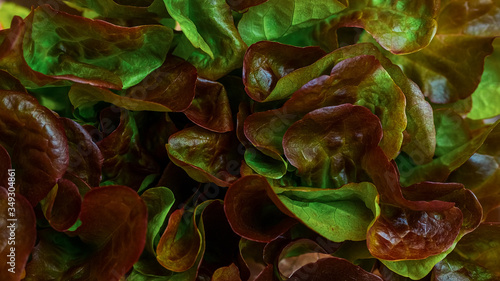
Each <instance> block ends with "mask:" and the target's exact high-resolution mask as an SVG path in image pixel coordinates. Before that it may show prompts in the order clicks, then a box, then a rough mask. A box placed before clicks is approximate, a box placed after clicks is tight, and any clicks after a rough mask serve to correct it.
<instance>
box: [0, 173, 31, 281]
mask: <svg viewBox="0 0 500 281" xmlns="http://www.w3.org/2000/svg"><path fill="white" fill-rule="evenodd" d="M16 172H17V171H16ZM8 187H9V186H6V187H5V188H4V187H0V207H1V208H2V210H3V211H2V212H1V214H0V218H1V220H0V221H1V223H0V227H1V228H0V229H1V230H0V238H1V239H0V241H1V242H0V254H1V255H2V260H3V262H2V263H1V265H0V270H1V271H0V278H1V279H2V280H12V281H18V280H21V279H22V276H23V272H24V268H25V266H26V262H27V261H28V258H29V256H30V253H31V251H32V249H33V246H34V245H35V241H36V218H35V213H34V212H33V208H32V207H31V204H30V202H28V200H26V198H24V196H22V195H21V194H15V195H14V193H10V192H7V188H8ZM14 187H17V183H15V184H14ZM11 194H12V195H11ZM10 198H14V199H15V200H14V201H12V199H10ZM9 199H10V200H9ZM12 208H13V209H14V210H12ZM11 214H13V215H11ZM12 233H14V236H12ZM13 248H14V251H12V249H13Z"/></svg>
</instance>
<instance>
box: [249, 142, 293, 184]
mask: <svg viewBox="0 0 500 281" xmlns="http://www.w3.org/2000/svg"><path fill="white" fill-rule="evenodd" d="M245 163H246V164H247V165H248V166H249V167H250V168H252V170H254V171H255V172H256V173H257V174H259V175H262V176H264V177H267V178H272V179H280V178H281V177H283V176H284V175H285V174H286V172H287V166H288V165H287V163H286V161H285V160H284V159H283V158H281V161H280V160H276V159H274V158H272V157H269V156H267V155H265V154H264V153H262V152H261V151H260V150H257V149H251V150H250V149H247V150H245Z"/></svg>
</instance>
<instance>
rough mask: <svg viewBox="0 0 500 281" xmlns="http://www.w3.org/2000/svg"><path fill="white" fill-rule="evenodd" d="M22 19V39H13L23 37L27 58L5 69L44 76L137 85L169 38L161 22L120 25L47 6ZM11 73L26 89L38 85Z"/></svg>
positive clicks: (113, 85)
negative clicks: (26, 68) (27, 69)
mask: <svg viewBox="0 0 500 281" xmlns="http://www.w3.org/2000/svg"><path fill="white" fill-rule="evenodd" d="M25 22H26V23H25V24H26V28H27V30H26V33H25V36H24V40H23V39H21V38H17V39H16V40H17V41H21V40H23V41H22V44H23V50H24V53H23V56H24V59H25V60H26V61H25V62H24V61H21V58H17V59H16V60H14V62H13V63H15V64H14V65H12V66H11V67H10V68H8V70H9V71H12V68H13V67H15V65H16V64H20V65H22V64H23V63H27V65H29V67H31V69H32V70H34V71H37V72H40V73H43V74H44V75H49V76H50V75H52V76H56V77H55V78H57V76H60V78H62V79H67V80H72V81H78V82H84V83H88V84H97V85H102V86H108V87H111V88H118V89H119V88H121V87H123V88H129V87H130V86H133V85H135V84H137V83H139V82H140V81H141V80H143V79H144V78H145V77H146V76H147V75H148V74H149V73H151V72H152V71H153V70H155V69H156V68H158V67H160V66H161V64H162V63H163V61H164V60H165V56H166V53H167V50H168V48H169V45H170V42H171V41H172V30H171V29H169V28H167V27H164V26H154V25H150V26H140V27H132V28H128V27H119V26H115V25H112V24H109V23H106V22H104V21H93V20H90V19H86V18H83V17H79V16H74V15H70V14H66V13H64V12H60V11H55V10H53V9H52V8H50V6H42V7H39V8H37V9H35V10H34V11H33V12H32V13H31V14H30V15H29V16H28V17H27V18H26V20H25ZM22 26H23V24H22V23H20V27H22ZM75 26H79V28H75ZM5 43H8V42H4V44H5ZM6 47H7V46H6ZM0 53H1V52H0ZM31 72H32V71H31ZM40 73H36V74H38V75H39V74H40ZM11 74H13V75H15V72H14V73H12V72H11ZM15 76H16V77H18V78H20V79H21V80H22V81H23V84H25V85H26V86H27V87H36V86H37V85H36V84H38V85H40V83H36V81H30V80H29V79H26V78H27V77H26V78H25V73H22V75H21V76H18V75H15ZM23 78H24V79H23ZM52 79H54V78H52ZM101 81H102V82H101ZM103 82H104V83H103Z"/></svg>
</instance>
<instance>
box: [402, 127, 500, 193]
mask: <svg viewBox="0 0 500 281" xmlns="http://www.w3.org/2000/svg"><path fill="white" fill-rule="evenodd" d="M499 123H500V122H499V121H497V122H496V123H495V124H493V125H491V126H489V127H488V128H487V129H485V130H483V131H482V132H481V133H479V134H477V135H476V136H474V137H473V138H472V139H471V140H470V141H468V142H466V143H464V144H462V145H461V146H459V147H456V148H455V149H453V150H452V151H450V152H448V153H446V154H445V155H442V156H440V157H438V158H435V159H434V160H432V161H431V162H429V163H427V164H425V165H419V166H414V167H412V166H410V167H409V168H408V169H405V170H402V171H401V174H403V175H404V177H402V178H401V183H402V184H403V185H404V186H408V185H410V184H414V183H417V182H421V181H425V180H428V181H444V180H446V178H447V177H448V176H449V175H450V173H451V172H452V171H454V170H455V169H457V168H458V167H460V166H462V164H464V163H465V162H466V161H467V160H468V159H469V158H470V157H471V156H472V155H473V154H474V153H475V152H476V151H477V150H478V149H479V148H480V147H481V145H482V144H483V142H484V141H485V139H486V138H487V137H488V135H489V133H490V132H491V131H493V130H494V129H495V127H496V126H497V125H498V124H499Z"/></svg>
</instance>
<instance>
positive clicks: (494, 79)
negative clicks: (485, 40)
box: [467, 39, 500, 119]
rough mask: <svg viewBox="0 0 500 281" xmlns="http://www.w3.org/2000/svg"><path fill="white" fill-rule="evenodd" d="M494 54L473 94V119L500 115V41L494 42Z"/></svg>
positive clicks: (489, 59) (488, 58) (471, 116)
mask: <svg viewBox="0 0 500 281" xmlns="http://www.w3.org/2000/svg"><path fill="white" fill-rule="evenodd" d="M493 46H494V48H495V49H494V51H493V54H491V55H490V56H488V57H487V58H486V61H485V63H484V72H483V75H482V76H481V82H480V83H479V86H478V87H477V89H476V91H475V92H474V93H473V94H472V110H471V111H470V113H469V114H468V115H467V117H469V118H471V119H486V118H491V117H495V116H497V115H499V114H500V84H499V83H500V40H499V39H496V40H495V41H494V42H493Z"/></svg>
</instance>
